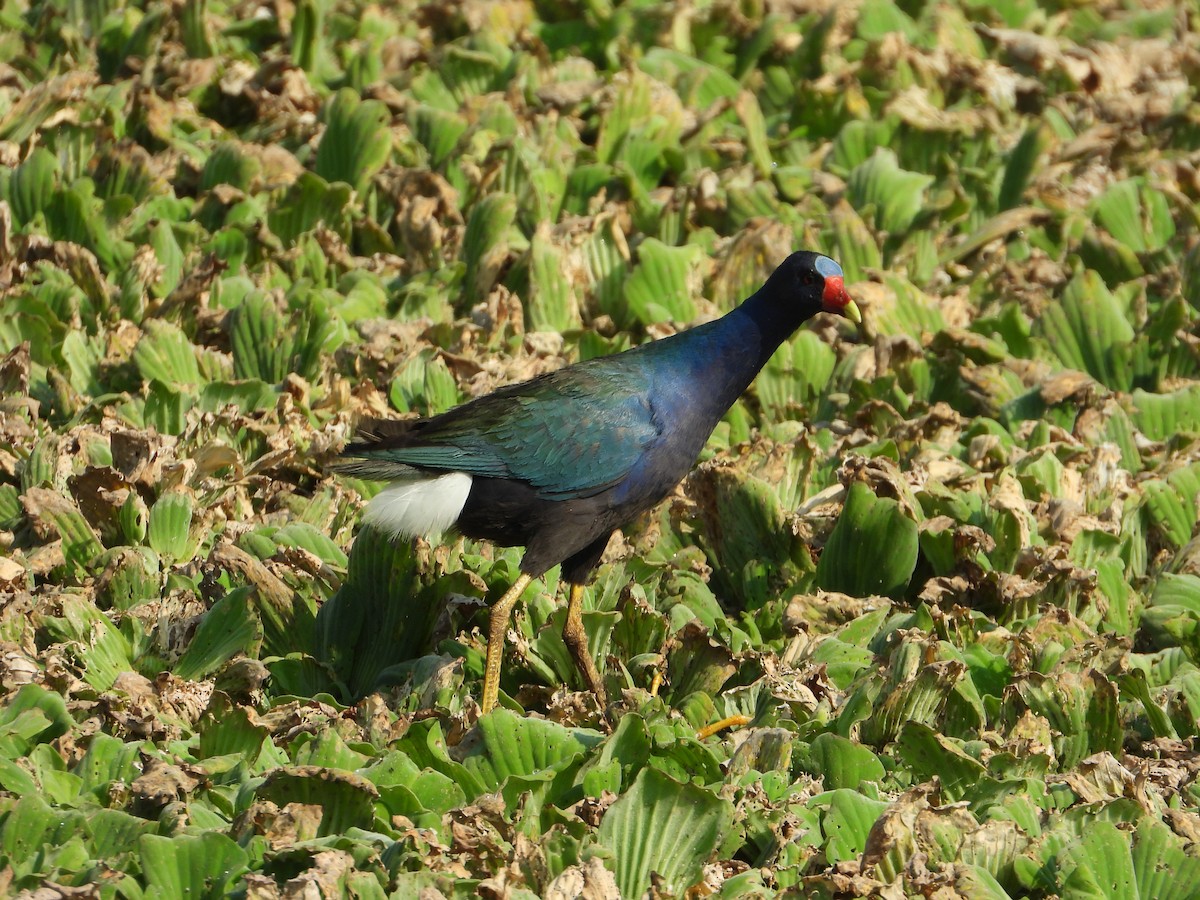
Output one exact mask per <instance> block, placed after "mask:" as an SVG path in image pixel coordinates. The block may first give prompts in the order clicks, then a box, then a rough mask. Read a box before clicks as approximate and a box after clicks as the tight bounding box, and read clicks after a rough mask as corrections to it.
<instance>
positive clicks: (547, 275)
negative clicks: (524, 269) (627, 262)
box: [525, 227, 583, 333]
mask: <svg viewBox="0 0 1200 900" xmlns="http://www.w3.org/2000/svg"><path fill="white" fill-rule="evenodd" d="M529 266H530V272H529V288H530V291H529V300H528V301H527V302H526V303H525V315H526V317H527V319H528V324H529V328H530V330H531V331H557V332H559V333H562V332H564V331H570V330H571V329H574V328H579V327H580V325H582V324H583V323H582V322H581V321H580V318H579V310H578V308H577V305H576V303H575V298H574V292H573V291H572V290H571V281H570V279H569V278H568V276H567V273H566V254H565V253H564V252H563V249H562V248H561V247H559V246H558V245H557V244H555V243H554V242H553V241H552V240H551V238H550V231H549V229H548V228H545V227H539V228H538V231H537V233H536V234H534V236H533V241H532V242H531V244H530V247H529Z"/></svg>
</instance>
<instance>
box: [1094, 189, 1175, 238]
mask: <svg viewBox="0 0 1200 900" xmlns="http://www.w3.org/2000/svg"><path fill="white" fill-rule="evenodd" d="M1092 208H1093V210H1094V211H1095V216H1096V221H1097V222H1098V223H1099V224H1100V225H1102V226H1103V227H1104V228H1105V229H1106V230H1107V231H1108V232H1109V233H1110V234H1111V235H1112V236H1113V237H1114V238H1116V239H1117V240H1118V241H1120V242H1121V243H1122V244H1124V245H1125V246H1126V247H1128V248H1129V249H1130V250H1132V251H1134V252H1135V253H1150V252H1154V251H1157V250H1161V249H1163V248H1164V247H1166V246H1167V243H1168V242H1169V241H1170V240H1171V239H1172V238H1174V237H1175V221H1174V219H1173V218H1172V217H1171V208H1170V206H1169V204H1168V202H1167V197H1166V195H1165V194H1163V193H1162V191H1159V190H1156V189H1155V188H1152V187H1148V186H1146V185H1145V184H1144V183H1143V182H1142V179H1140V178H1136V179H1135V178H1130V179H1126V180H1125V181H1118V182H1117V183H1116V184H1114V185H1112V186H1111V187H1110V188H1109V189H1108V190H1106V191H1105V192H1104V193H1103V194H1101V195H1100V196H1099V197H1098V198H1097V199H1096V201H1095V203H1094V204H1093V207H1092Z"/></svg>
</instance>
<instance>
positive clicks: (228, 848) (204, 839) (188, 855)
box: [138, 831, 250, 900]
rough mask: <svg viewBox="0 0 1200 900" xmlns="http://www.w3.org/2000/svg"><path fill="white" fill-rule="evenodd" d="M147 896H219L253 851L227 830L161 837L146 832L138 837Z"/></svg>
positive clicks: (215, 899)
mask: <svg viewBox="0 0 1200 900" xmlns="http://www.w3.org/2000/svg"><path fill="white" fill-rule="evenodd" d="M138 851H139V854H140V857H141V864H142V871H143V872H144V873H145V876H146V886H147V892H146V896H147V897H156V898H158V897H161V898H163V900H166V898H169V897H192V898H195V900H219V898H222V897H224V896H225V893H226V891H227V890H229V889H230V888H231V887H232V885H233V881H234V879H235V878H237V877H238V876H240V875H241V874H242V873H243V872H244V871H246V867H247V865H248V864H249V862H250V854H248V853H247V852H246V851H245V850H243V849H242V848H241V847H239V846H238V845H237V844H236V843H234V842H233V841H232V840H230V839H229V838H228V837H226V836H225V835H223V834H220V833H218V832H215V831H207V832H204V833H203V834H198V835H177V836H175V837H161V836H159V835H156V834H144V835H142V837H141V838H140V839H139V841H138Z"/></svg>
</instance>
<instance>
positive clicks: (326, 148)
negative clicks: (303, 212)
mask: <svg viewBox="0 0 1200 900" xmlns="http://www.w3.org/2000/svg"><path fill="white" fill-rule="evenodd" d="M324 116H325V133H324V134H323V135H322V136H321V144H320V146H319V147H318V148H317V159H316V163H315V165H314V167H313V168H314V170H315V171H316V173H317V174H318V175H320V176H321V177H322V178H324V179H325V180H326V181H327V182H329V183H331V184H332V183H333V182H335V181H344V182H346V183H347V184H350V185H353V187H354V189H355V190H356V191H359V192H362V191H363V189H364V188H366V186H367V183H368V182H369V181H370V179H371V178H372V176H374V175H375V173H376V172H378V171H379V170H380V169H381V168H383V164H384V163H385V162H387V158H388V154H389V153H391V149H392V136H391V132H390V131H389V130H388V121H389V120H390V118H391V116H390V114H389V113H388V110H387V107H386V106H384V105H383V104H382V103H380V102H379V101H378V100H362V99H360V98H359V96H358V93H357V92H356V91H355V90H354V89H353V88H342V89H341V90H340V91H338V92H337V93H336V94H334V95H333V97H332V98H330V100H329V101H327V102H326V104H325V108H324Z"/></svg>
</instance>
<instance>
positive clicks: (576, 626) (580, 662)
mask: <svg viewBox="0 0 1200 900" xmlns="http://www.w3.org/2000/svg"><path fill="white" fill-rule="evenodd" d="M582 606H583V585H581V584H572V585H571V593H570V598H569V599H568V600H567V621H566V624H565V625H563V631H562V637H563V643H564V644H566V645H567V650H568V652H570V654H571V658H572V659H573V660H575V667H576V668H577V669H579V674H581V675H582V676H583V678H584V680H585V681H586V682H587V684H588V687H589V688H591V689H592V693H593V694H595V695H596V702H597V703H598V704H599V705H600V709H601V710H602V711H603V710H604V709H606V708H607V706H608V692H607V691H605V689H604V682H603V681H602V680H601V678H600V672H599V670H598V669H597V668H596V662H595V660H593V659H592V653H591V651H590V650H589V649H588V643H587V632H586V631H585V630H584V628H583V615H582Z"/></svg>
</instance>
